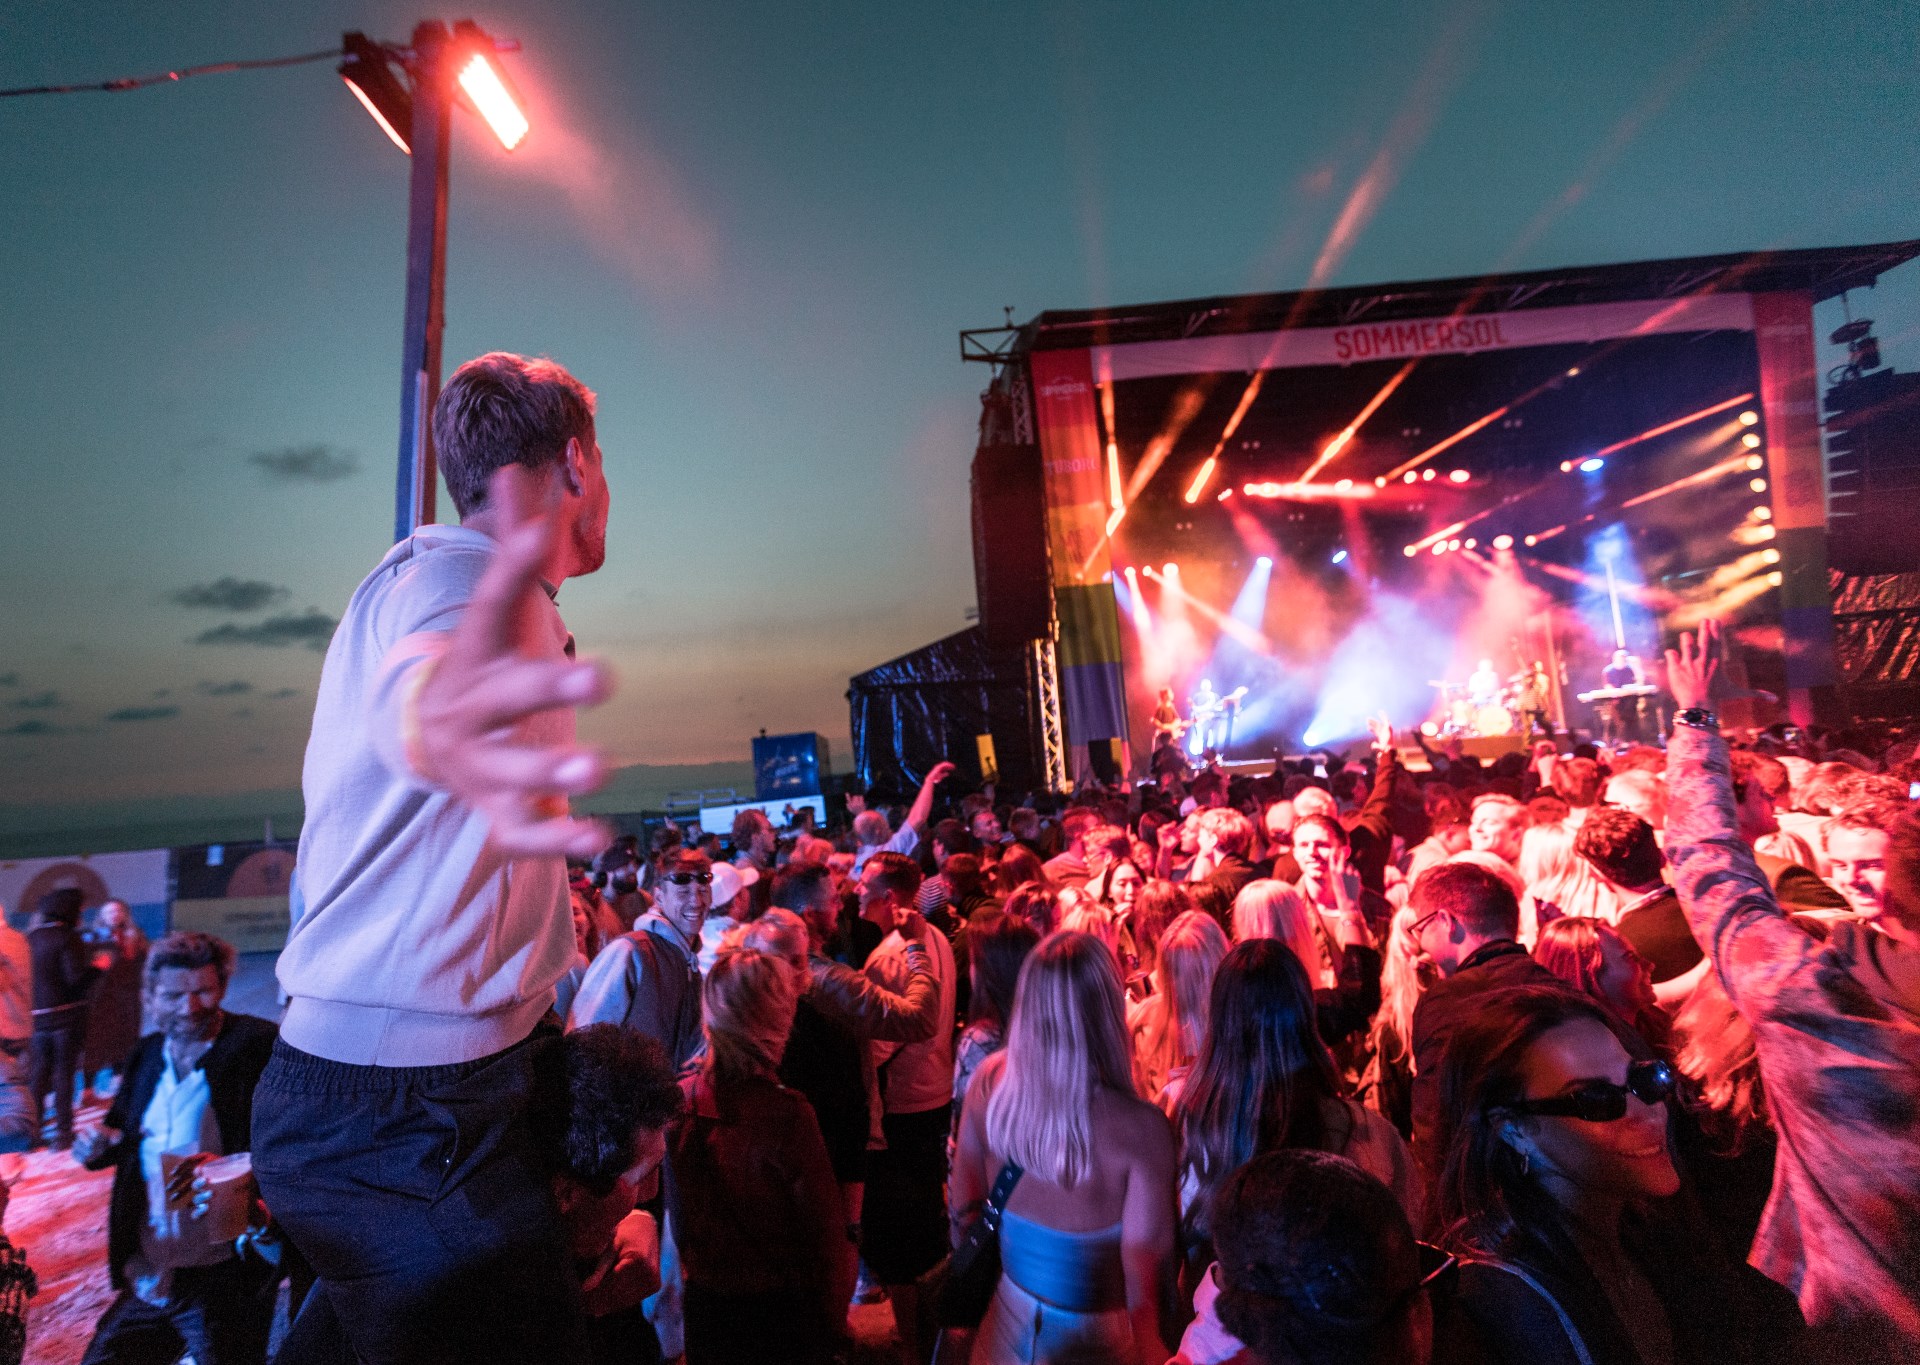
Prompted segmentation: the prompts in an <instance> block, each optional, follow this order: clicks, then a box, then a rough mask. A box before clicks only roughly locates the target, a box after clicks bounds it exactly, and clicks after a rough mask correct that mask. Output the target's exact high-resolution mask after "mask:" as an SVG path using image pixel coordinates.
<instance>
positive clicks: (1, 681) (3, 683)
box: [0, 673, 20, 687]
mask: <svg viewBox="0 0 1920 1365" xmlns="http://www.w3.org/2000/svg"><path fill="white" fill-rule="evenodd" d="M19 685H20V675H19V674H18V673H0V687H18V686H19Z"/></svg>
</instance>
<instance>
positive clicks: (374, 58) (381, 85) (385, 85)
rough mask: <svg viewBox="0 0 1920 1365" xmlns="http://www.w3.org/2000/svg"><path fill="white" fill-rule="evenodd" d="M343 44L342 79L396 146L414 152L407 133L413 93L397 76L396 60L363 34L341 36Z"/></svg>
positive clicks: (411, 127) (411, 122) (409, 125)
mask: <svg viewBox="0 0 1920 1365" xmlns="http://www.w3.org/2000/svg"><path fill="white" fill-rule="evenodd" d="M340 46H341V48H342V49H343V50H344V51H345V53H346V60H345V61H343V62H341V63H340V79H341V80H343V81H345V82H346V83H347V89H349V90H351V91H352V92H353V97H354V98H355V99H357V100H359V101H360V107H361V108H363V109H365V110H366V111H367V112H368V113H369V114H371V115H373V121H374V122H375V123H377V124H379V125H380V131H381V132H383V133H385V134H386V135H387V136H388V137H389V138H391V139H392V140H393V145H394V146H396V147H398V148H399V149H400V150H401V151H403V152H411V151H412V150H413V149H412V148H411V147H409V146H408V145H407V135H408V134H409V133H411V132H412V131H413V96H412V95H411V94H409V93H408V91H407V87H406V86H404V85H402V84H401V83H400V78H399V77H398V76H396V75H394V73H393V59H392V58H391V57H390V56H389V55H388V54H387V50H386V49H385V48H383V47H381V46H380V44H378V43H376V42H374V41H373V39H371V38H369V37H367V35H366V34H364V33H348V34H344V35H342V37H341V40H340Z"/></svg>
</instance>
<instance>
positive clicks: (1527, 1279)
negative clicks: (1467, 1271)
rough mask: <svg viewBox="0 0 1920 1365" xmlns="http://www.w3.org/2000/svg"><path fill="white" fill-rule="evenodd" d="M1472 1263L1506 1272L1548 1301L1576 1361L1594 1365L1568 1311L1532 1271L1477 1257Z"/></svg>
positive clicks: (1504, 1262) (1584, 1364)
mask: <svg viewBox="0 0 1920 1365" xmlns="http://www.w3.org/2000/svg"><path fill="white" fill-rule="evenodd" d="M1472 1263H1473V1264H1474V1265H1483V1266H1488V1267H1490V1268H1492V1269H1494V1270H1504V1271H1506V1272H1507V1274H1509V1275H1511V1276H1513V1277H1514V1278H1515V1279H1517V1280H1519V1281H1520V1282H1521V1283H1522V1284H1524V1285H1526V1286H1527V1288H1529V1289H1531V1290H1532V1291H1533V1292H1534V1293H1536V1294H1538V1295H1539V1296H1540V1297H1541V1298H1543V1299H1545V1300H1546V1301H1547V1307H1549V1308H1551V1309H1552V1310H1553V1315H1554V1316H1555V1317H1557V1318H1559V1319H1560V1330H1561V1331H1563V1332H1565V1333H1566V1334H1567V1345H1569V1346H1571V1347H1572V1348H1573V1357H1574V1359H1575V1360H1577V1361H1579V1362H1580V1365H1593V1354H1592V1352H1590V1351H1588V1350H1587V1343H1586V1341H1585V1340H1584V1339H1582V1337H1581V1336H1580V1329H1579V1328H1578V1327H1575V1326H1574V1325H1573V1319H1572V1318H1571V1317H1569V1316H1567V1310H1566V1309H1564V1308H1562V1307H1561V1306H1560V1300H1558V1299H1556V1298H1555V1297H1554V1296H1553V1293H1552V1291H1551V1290H1549V1289H1548V1288H1547V1287H1546V1286H1545V1285H1544V1284H1542V1283H1540V1281H1539V1279H1538V1278H1536V1277H1535V1276H1534V1274H1533V1272H1532V1271H1530V1270H1527V1269H1526V1268H1524V1267H1522V1266H1517V1265H1515V1264H1513V1263H1512V1262H1511V1261H1496V1260H1492V1259H1490V1258H1487V1257H1479V1256H1476V1257H1474V1258H1473V1261H1472Z"/></svg>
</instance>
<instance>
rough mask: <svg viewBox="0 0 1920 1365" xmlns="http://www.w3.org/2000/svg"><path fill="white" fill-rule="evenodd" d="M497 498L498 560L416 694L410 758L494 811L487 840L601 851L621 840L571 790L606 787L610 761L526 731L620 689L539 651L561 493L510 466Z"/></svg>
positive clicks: (494, 485) (517, 850)
mask: <svg viewBox="0 0 1920 1365" xmlns="http://www.w3.org/2000/svg"><path fill="white" fill-rule="evenodd" d="M487 502H488V506H489V507H490V508H493V509H496V510H497V519H496V523H495V526H496V538H495V540H496V544H495V549H494V552H493V559H492V562H490V563H489V564H488V565H487V570H486V572H485V573H484V574H482V575H481V577H480V582H479V583H478V585H477V586H476V587H475V588H474V593H473V598H472V600H471V601H470V602H468V604H467V609H466V612H465V613H464V614H463V615H462V616H461V618H460V624H459V625H458V626H456V627H455V628H454V631H453V635H452V639H451V640H450V642H449V643H448V646H447V651H446V653H445V654H443V655H442V656H441V657H440V659H439V661H438V662H437V663H435V664H433V665H432V666H431V667H432V672H431V673H430V674H429V675H428V676H427V678H426V680H425V681H424V682H423V683H422V684H420V688H419V693H418V695H417V696H416V697H415V698H414V699H413V717H412V725H411V727H410V729H409V733H408V759H409V761H410V762H411V763H412V764H413V765H414V767H415V769H416V770H417V771H418V772H419V774H420V775H421V776H422V777H424V778H426V779H427V780H428V781H430V782H432V783H434V784H435V785H436V786H439V787H442V788H444V789H445V790H447V791H449V792H451V793H452V794H453V795H454V796H456V797H457V798H459V799H460V800H461V801H462V802H464V803H465V804H467V805H469V806H472V807H473V808H474V809H476V810H479V811H481V812H482V813H484V814H485V815H486V816H487V818H488V820H489V822H490V824H491V828H490V831H489V839H490V840H491V842H492V843H493V844H494V846H495V847H497V848H499V849H500V850H502V851H503V852H506V853H509V854H513V855H516V856H523V857H524V856H533V855H549V854H572V855H574V856H575V857H591V856H592V855H594V854H595V853H598V852H599V851H600V850H601V849H603V848H605V847H606V846H607V844H608V843H609V842H611V838H612V836H611V834H610V833H609V832H608V830H607V829H606V828H605V827H604V826H602V825H601V824H600V823H599V822H598V821H595V820H581V819H575V818H573V817H571V816H569V815H568V813H567V797H568V796H571V795H579V794H583V793H586V792H590V791H592V790H594V788H596V787H598V786H599V785H600V783H601V781H602V780H603V779H604V777H605V775H606V766H605V763H604V762H603V760H602V759H601V757H600V755H599V754H597V753H596V752H594V751H593V750H591V749H588V748H585V747H582V746H580V745H542V744H538V743H534V742H531V741H530V740H529V739H528V737H527V736H526V735H525V733H524V732H523V722H525V721H527V720H529V719H531V718H533V717H535V716H538V715H540V714H542V713H544V712H548V711H554V710H558V709H559V708H561V707H580V706H591V705H594V704H596V703H598V702H601V701H604V700H606V698H607V697H608V696H609V695H610V694H611V693H612V690H613V688H612V682H611V679H610V678H609V676H608V675H607V672H606V670H605V669H604V668H602V667H601V666H600V665H598V664H594V663H575V662H573V661H572V660H568V659H554V658H548V657H540V656H539V655H538V654H537V653H536V652H535V643H536V642H535V638H534V631H535V629H536V624H535V623H536V622H537V621H538V619H539V613H538V609H539V606H540V602H539V595H540V594H541V593H542V589H541V586H540V575H541V571H542V570H543V569H544V568H545V567H546V564H547V561H548V558H549V556H550V555H551V554H552V550H553V543H554V538H555V536H556V535H558V533H559V524H558V523H559V516H560V504H559V499H558V496H557V494H555V493H554V491H553V490H552V489H551V488H550V487H549V486H548V485H547V484H546V483H545V482H544V481H543V480H542V479H541V478H540V476H539V475H538V474H536V473H535V472H534V471H532V470H530V469H527V468H525V467H523V466H521V465H517V464H510V465H507V466H506V467H505V468H503V469H501V470H499V471H497V472H496V473H495V474H494V476H493V478H492V479H491V480H490V481H489V483H488V485H487Z"/></svg>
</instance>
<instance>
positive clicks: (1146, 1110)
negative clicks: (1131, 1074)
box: [1099, 1092, 1175, 1168]
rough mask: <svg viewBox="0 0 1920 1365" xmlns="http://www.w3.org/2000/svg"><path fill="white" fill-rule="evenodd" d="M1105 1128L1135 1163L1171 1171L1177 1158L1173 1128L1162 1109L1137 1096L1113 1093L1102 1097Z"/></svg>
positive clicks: (1100, 1115)
mask: <svg viewBox="0 0 1920 1365" xmlns="http://www.w3.org/2000/svg"><path fill="white" fill-rule="evenodd" d="M1099 1120H1100V1125H1101V1127H1102V1128H1103V1129H1104V1130H1105V1131H1106V1132H1107V1133H1110V1134H1111V1135H1112V1138H1113V1144H1114V1146H1115V1148H1116V1149H1118V1150H1120V1151H1123V1152H1126V1153H1129V1154H1130V1155H1131V1157H1132V1160H1133V1161H1134V1162H1136V1163H1139V1164H1142V1165H1150V1166H1153V1167H1155V1168H1158V1167H1160V1166H1166V1167H1168V1168H1171V1167H1172V1165H1173V1161H1174V1155H1175V1143H1174V1137H1173V1125H1172V1123H1170V1122H1169V1121H1168V1120H1167V1116H1166V1115H1165V1114H1163V1113H1161V1112H1160V1110H1159V1108H1158V1106H1156V1105H1153V1104H1150V1103H1149V1102H1147V1101H1146V1100H1143V1099H1141V1098H1139V1097H1138V1096H1136V1095H1120V1094H1114V1093H1112V1092H1109V1093H1107V1094H1105V1095H1103V1096H1102V1097H1101V1112H1100V1114H1099Z"/></svg>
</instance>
